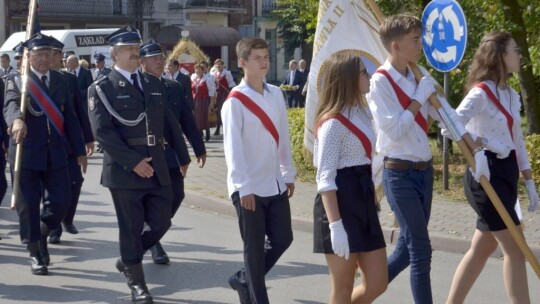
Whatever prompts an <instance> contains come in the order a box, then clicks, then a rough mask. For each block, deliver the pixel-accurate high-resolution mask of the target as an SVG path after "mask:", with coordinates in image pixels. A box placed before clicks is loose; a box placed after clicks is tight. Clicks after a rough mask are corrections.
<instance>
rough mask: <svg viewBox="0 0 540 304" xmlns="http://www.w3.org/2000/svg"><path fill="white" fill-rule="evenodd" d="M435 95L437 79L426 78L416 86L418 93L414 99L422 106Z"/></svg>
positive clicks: (416, 92)
mask: <svg viewBox="0 0 540 304" xmlns="http://www.w3.org/2000/svg"><path fill="white" fill-rule="evenodd" d="M433 93H435V79H433V77H431V76H424V77H422V79H420V82H419V83H418V85H417V86H416V91H414V94H413V96H412V99H414V100H416V101H418V102H419V103H420V104H421V105H424V103H425V102H426V100H427V99H428V98H429V96H431V94H433Z"/></svg>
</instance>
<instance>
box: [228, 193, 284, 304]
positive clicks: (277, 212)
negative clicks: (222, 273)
mask: <svg viewBox="0 0 540 304" xmlns="http://www.w3.org/2000/svg"><path fill="white" fill-rule="evenodd" d="M231 198H232V201H233V204H234V207H235V208H236V213H237V215H238V223H239V225H240V234H241V236H242V240H243V241H244V269H242V270H240V271H238V272H237V273H236V274H235V276H236V277H237V278H238V280H239V281H240V282H241V283H244V282H247V285H248V288H249V292H250V294H251V300H252V302H253V303H256V304H266V303H269V301H268V294H267V292H266V283H265V275H266V274H267V273H268V272H269V271H270V270H271V269H272V267H274V265H275V264H276V263H277V261H278V259H279V258H280V257H281V255H282V254H283V253H284V252H285V250H287V248H289V246H290V245H291V243H292V240H293V234H292V228H291V207H290V205H289V198H288V197H287V191H285V192H284V193H282V194H278V195H274V196H270V197H260V196H255V205H256V207H255V211H249V210H247V209H245V208H243V207H242V205H241V203H240V195H239V193H238V192H234V193H233V194H232V196H231ZM265 236H266V237H267V239H266V240H265Z"/></svg>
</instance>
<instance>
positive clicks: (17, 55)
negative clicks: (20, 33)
mask: <svg viewBox="0 0 540 304" xmlns="http://www.w3.org/2000/svg"><path fill="white" fill-rule="evenodd" d="M22 44H23V43H22V41H21V42H19V44H17V45H16V46H15V47H14V48H13V50H14V51H15V56H13V57H14V58H15V59H19V58H20V57H22V55H23V53H24V46H23V45H22Z"/></svg>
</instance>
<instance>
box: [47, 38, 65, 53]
mask: <svg viewBox="0 0 540 304" xmlns="http://www.w3.org/2000/svg"><path fill="white" fill-rule="evenodd" d="M47 38H49V39H50V40H51V48H52V49H53V50H59V51H61V50H62V49H63V48H64V44H63V43H62V42H60V40H58V39H56V38H54V37H53V36H47Z"/></svg>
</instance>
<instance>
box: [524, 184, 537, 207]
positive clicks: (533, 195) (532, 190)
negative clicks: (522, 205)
mask: <svg viewBox="0 0 540 304" xmlns="http://www.w3.org/2000/svg"><path fill="white" fill-rule="evenodd" d="M525 187H526V188H527V193H528V194H529V208H528V209H527V210H529V212H535V211H536V209H538V204H539V203H538V201H539V200H540V199H539V198H538V192H536V186H535V185H534V181H533V180H532V179H528V180H526V181H525Z"/></svg>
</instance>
